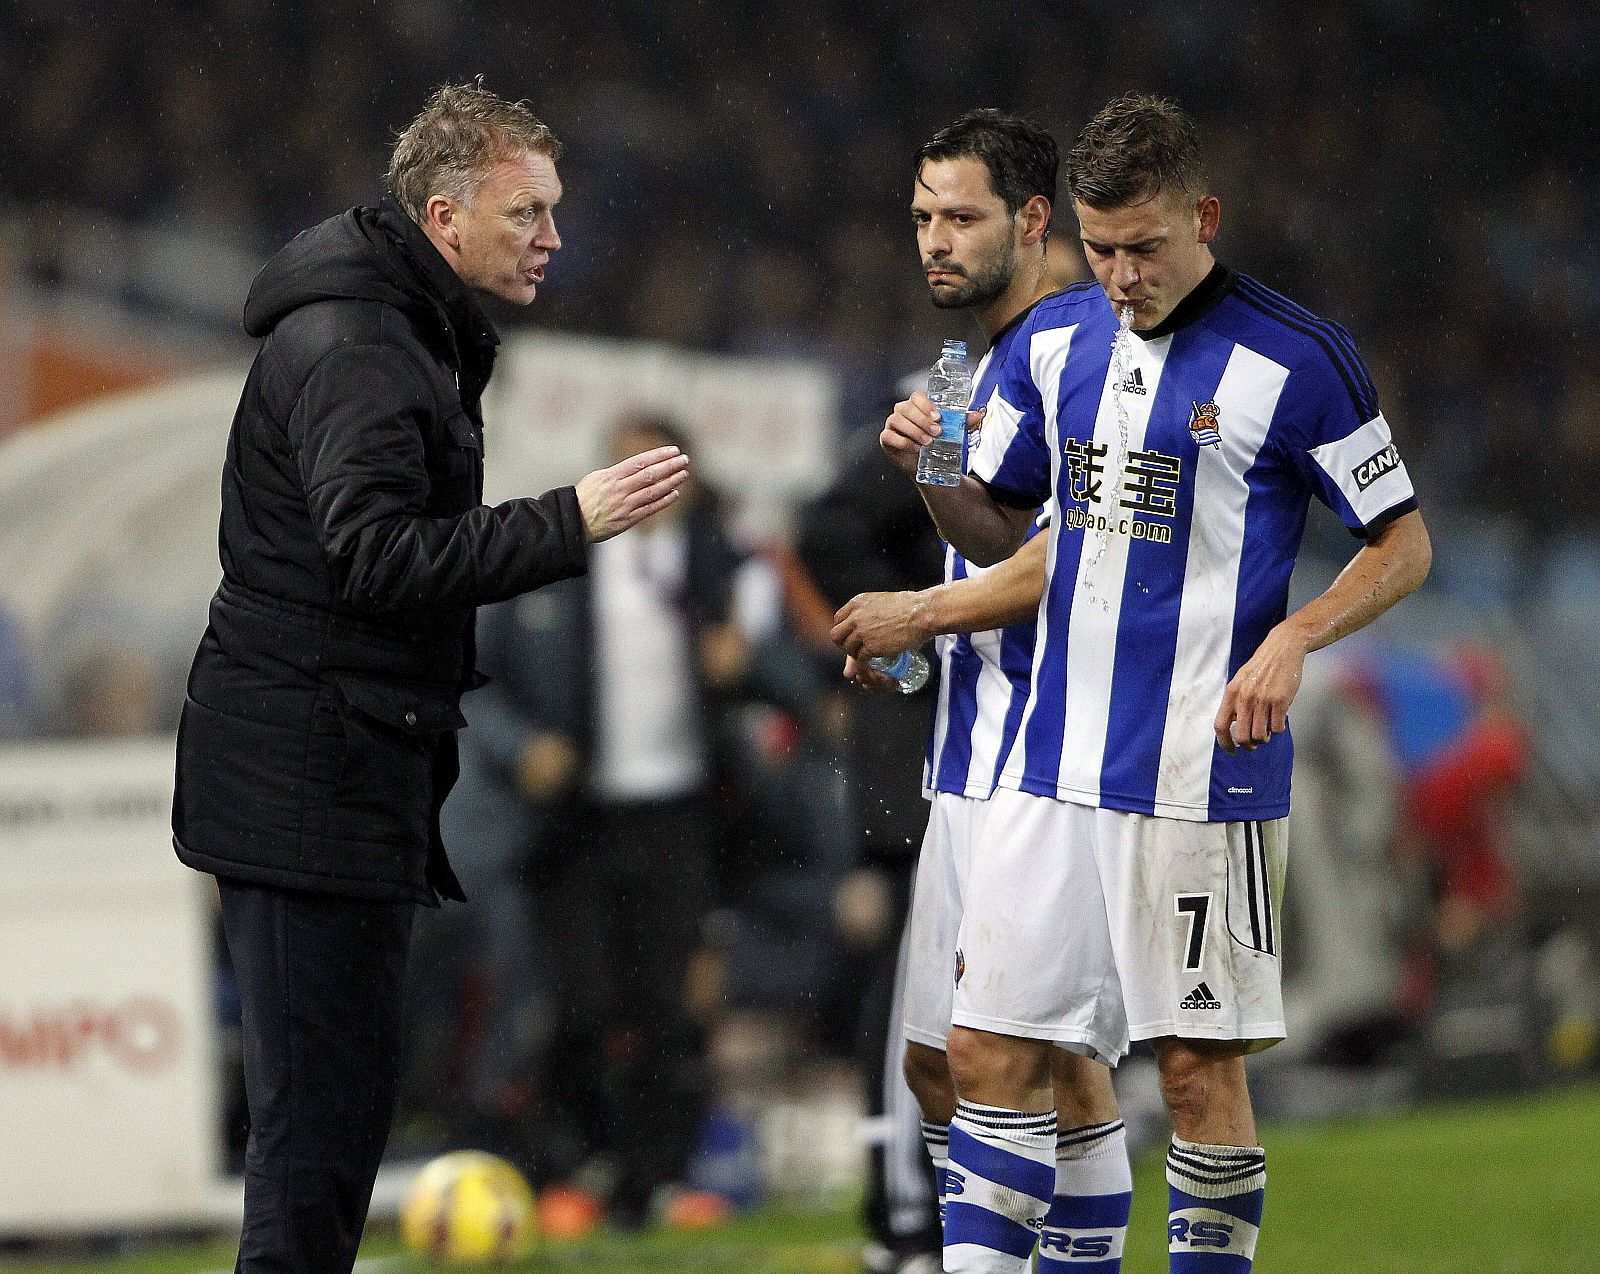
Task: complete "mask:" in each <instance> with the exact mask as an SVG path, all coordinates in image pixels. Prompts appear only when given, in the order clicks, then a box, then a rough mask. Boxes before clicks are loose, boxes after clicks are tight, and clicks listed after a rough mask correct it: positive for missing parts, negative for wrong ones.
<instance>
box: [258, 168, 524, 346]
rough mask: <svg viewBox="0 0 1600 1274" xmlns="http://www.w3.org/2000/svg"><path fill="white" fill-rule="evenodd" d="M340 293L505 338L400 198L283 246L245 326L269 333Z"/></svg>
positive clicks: (469, 333)
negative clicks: (292, 315)
mask: <svg viewBox="0 0 1600 1274" xmlns="http://www.w3.org/2000/svg"><path fill="white" fill-rule="evenodd" d="M334 299H343V300H357V301H381V302H383V303H384V304H386V305H392V306H394V307H396V308H397V309H401V310H412V311H416V312H419V313H421V314H423V315H425V316H426V317H427V318H429V319H430V320H432V321H434V322H439V321H441V320H442V321H443V323H444V325H446V326H448V327H450V328H452V329H453V330H454V331H455V333H456V334H457V336H458V337H460V338H463V339H465V340H467V341H469V342H471V343H472V344H475V345H483V346H490V347H492V346H493V345H495V344H497V343H498V339H497V337H496V336H495V332H494V327H493V325H492V324H491V323H490V322H489V320H488V318H487V317H485V315H484V313H483V311H482V310H481V309H480V308H479V306H478V304H477V301H476V300H475V299H474V298H473V296H472V294H471V292H470V291H469V290H468V289H467V286H466V285H465V284H464V283H462V282H461V280H460V279H458V278H457V277H456V274H455V272H454V271H453V270H452V269H451V268H450V267H449V265H447V264H446V263H445V260H444V258H443V257H441V256H440V255H439V252H438V250H437V249H436V248H435V247H434V246H433V244H432V243H431V242H430V241H429V240H428V237H427V235H425V234H424V233H423V232H422V229H421V227H420V226H418V225H417V224H416V223H415V222H414V221H412V220H411V218H410V217H408V216H407V215H406V214H405V212H404V211H402V210H401V208H400V206H399V205H398V204H396V203H395V202H394V200H393V199H392V198H388V199H385V200H384V201H383V202H382V203H381V204H380V205H378V206H377V207H375V208H351V209H349V210H348V211H346V212H342V213H340V214H339V215H338V216H336V217H329V218H328V220H326V221H323V222H321V223H319V224H317V225H314V226H312V227H311V228H310V229H309V230H305V231H302V232H301V233H300V234H298V235H296V236H295V237H294V238H293V239H292V240H290V241H289V242H288V243H287V244H285V245H284V246H283V247H282V248H281V249H279V251H278V252H277V254H276V255H274V256H273V257H272V258H271V259H270V260H269V261H268V262H267V263H266V264H265V265H264V266H262V267H261V270H260V272H259V273H258V274H257V275H256V277H255V281H254V282H253V283H251V285H250V295H249V298H248V299H247V300H246V301H245V306H244V329H245V331H246V332H248V333H249V334H250V335H251V336H257V337H261V336H266V335H267V334H268V333H269V332H271V331H272V329H273V328H274V327H276V326H277V325H278V323H279V322H281V321H282V319H283V317H284V316H285V315H286V314H289V313H290V312H292V311H294V310H297V309H299V308H300V307H301V306H302V305H310V304H311V303H312V302H314V301H326V300H334Z"/></svg>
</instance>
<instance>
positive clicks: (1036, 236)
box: [1017, 195, 1050, 248]
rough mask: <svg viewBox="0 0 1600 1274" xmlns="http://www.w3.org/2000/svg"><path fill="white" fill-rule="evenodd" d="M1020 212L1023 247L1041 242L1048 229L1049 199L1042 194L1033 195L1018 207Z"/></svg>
mask: <svg viewBox="0 0 1600 1274" xmlns="http://www.w3.org/2000/svg"><path fill="white" fill-rule="evenodd" d="M1017 211H1018V212H1019V213H1021V214H1022V242H1023V246H1025V247H1029V248H1031V247H1033V246H1034V245H1035V244H1039V243H1043V242H1044V237H1045V235H1046V234H1048V233H1049V231H1050V201H1049V200H1048V199H1046V198H1045V197H1044V196H1043V195H1034V196H1033V197H1032V198H1031V199H1029V200H1028V202H1027V203H1025V204H1023V205H1022V207H1020V208H1018V209H1017Z"/></svg>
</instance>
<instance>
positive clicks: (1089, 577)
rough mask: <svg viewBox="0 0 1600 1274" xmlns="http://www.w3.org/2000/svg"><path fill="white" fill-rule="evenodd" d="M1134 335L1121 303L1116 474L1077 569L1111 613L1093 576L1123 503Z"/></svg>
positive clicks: (1114, 369) (1116, 347)
mask: <svg viewBox="0 0 1600 1274" xmlns="http://www.w3.org/2000/svg"><path fill="white" fill-rule="evenodd" d="M1137 339H1138V337H1136V336H1134V334H1133V306H1131V305H1124V306H1122V307H1121V308H1120V309H1118V311H1117V334H1116V335H1115V336H1113V337H1112V338H1111V403H1112V406H1113V408H1114V409H1115V411H1116V413H1117V438H1118V451H1117V455H1116V459H1115V464H1114V466H1108V469H1110V470H1112V471H1113V472H1114V474H1115V476H1114V477H1113V478H1112V480H1111V495H1110V498H1109V502H1108V503H1107V505H1106V517H1105V521H1106V523H1107V527H1108V529H1106V530H1103V531H1102V530H1096V531H1093V532H1090V531H1088V530H1085V532H1084V534H1085V535H1089V534H1093V535H1094V537H1095V538H1094V551H1093V552H1092V553H1090V554H1089V556H1088V557H1087V558H1086V559H1085V560H1084V562H1083V565H1082V567H1081V568H1080V569H1079V572H1078V579H1079V581H1080V582H1081V584H1082V587H1083V592H1084V595H1085V596H1086V597H1087V599H1088V600H1089V601H1091V602H1093V603H1094V604H1095V605H1097V606H1099V607H1100V609H1101V610H1103V611H1104V612H1105V613H1106V614H1108V615H1109V614H1110V613H1111V600H1112V599H1111V598H1110V597H1107V596H1104V595H1102V594H1100V593H1098V592H1097V591H1096V590H1095V586H1094V577H1095V571H1096V569H1097V568H1098V567H1099V565H1100V559H1101V558H1103V557H1104V556H1105V554H1106V547H1107V546H1108V545H1109V544H1110V543H1111V535H1112V532H1111V531H1110V529H1109V528H1110V527H1112V526H1115V525H1116V513H1117V509H1118V508H1120V507H1121V504H1122V474H1123V471H1124V470H1125V469H1126V468H1127V464H1128V394H1127V390H1126V389H1124V388H1123V386H1125V385H1126V384H1127V383H1128V382H1129V380H1130V379H1131V378H1132V376H1133V352H1134V345H1133V342H1134V341H1136V340H1137ZM1091 442H1092V439H1091ZM1107 459H1110V457H1107Z"/></svg>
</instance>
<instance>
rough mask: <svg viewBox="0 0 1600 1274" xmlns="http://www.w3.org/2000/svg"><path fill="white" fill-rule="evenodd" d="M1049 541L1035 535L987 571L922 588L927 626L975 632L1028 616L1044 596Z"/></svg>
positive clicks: (933, 630)
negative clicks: (1045, 564)
mask: <svg viewBox="0 0 1600 1274" xmlns="http://www.w3.org/2000/svg"><path fill="white" fill-rule="evenodd" d="M1049 542H1050V537H1049V536H1048V535H1043V534H1041V535H1036V536H1034V537H1033V538H1032V539H1031V540H1029V541H1028V542H1027V543H1026V544H1024V545H1023V546H1022V547H1021V548H1020V549H1018V550H1017V551H1016V552H1015V553H1013V554H1012V555H1011V556H1010V557H1008V558H1006V560H1005V561H1003V562H1001V563H999V564H998V565H997V566H995V568H994V569H993V570H991V571H986V572H985V573H984V574H982V575H975V576H971V577H969V578H967V579H963V580H952V581H951V582H950V583H948V584H939V585H937V586H936V587H934V588H929V589H924V590H923V595H924V596H925V597H926V599H927V600H926V602H925V604H924V606H923V622H924V623H925V624H926V625H927V628H928V631H929V632H930V633H979V632H983V631H984V630H985V629H988V628H1008V627H1010V626H1011V625H1012V624H1020V623H1022V622H1023V621H1024V620H1028V619H1032V618H1034V617H1035V616H1036V615H1037V614H1038V613H1039V598H1040V597H1042V596H1043V595H1044V563H1045V555H1046V553H1047V552H1048V551H1049V547H1050V543H1049ZM974 560H975V559H974Z"/></svg>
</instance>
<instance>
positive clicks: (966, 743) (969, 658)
mask: <svg viewBox="0 0 1600 1274" xmlns="http://www.w3.org/2000/svg"><path fill="white" fill-rule="evenodd" d="M951 557H952V559H953V560H952V563H951V568H950V578H951V579H952V580H959V579H966V578H967V561H966V559H965V558H964V557H962V556H961V555H960V554H959V553H954V554H952V555H951ZM947 665H948V666H947V667H946V669H945V676H946V678H947V679H948V681H949V684H950V693H949V695H948V696H946V700H945V734H944V749H943V752H942V753H941V755H940V756H939V763H938V768H937V770H935V771H934V774H933V783H932V787H933V789H934V791H936V792H956V793H960V794H963V795H964V794H965V793H966V790H967V774H968V771H970V770H971V769H972V726H973V723H974V722H975V721H977V719H978V678H979V676H981V675H982V673H983V656H982V655H980V654H978V652H977V651H976V650H974V649H973V648H972V639H971V638H970V637H968V636H965V635H962V636H959V637H957V638H956V639H955V641H954V642H952V643H951V646H950V653H949V658H948V660H947Z"/></svg>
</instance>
